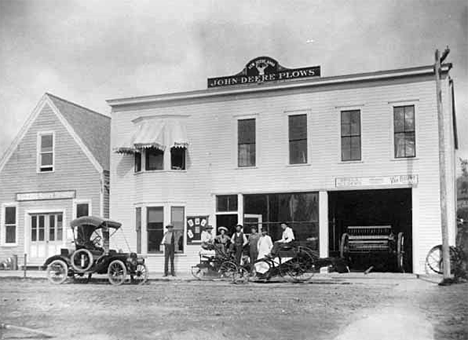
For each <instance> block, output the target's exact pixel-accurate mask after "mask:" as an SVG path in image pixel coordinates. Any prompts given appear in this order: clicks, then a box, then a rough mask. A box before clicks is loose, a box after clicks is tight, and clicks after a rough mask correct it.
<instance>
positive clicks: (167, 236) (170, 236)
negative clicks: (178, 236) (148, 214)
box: [161, 224, 175, 276]
mask: <svg viewBox="0 0 468 340" xmlns="http://www.w3.org/2000/svg"><path fill="white" fill-rule="evenodd" d="M173 229H174V226H173V225H172V224H168V225H167V226H166V232H165V233H164V237H163V239H162V241H161V244H164V276H168V275H169V274H168V273H169V259H170V260H171V275H172V276H175V270H174V251H175V235H174V232H173Z"/></svg>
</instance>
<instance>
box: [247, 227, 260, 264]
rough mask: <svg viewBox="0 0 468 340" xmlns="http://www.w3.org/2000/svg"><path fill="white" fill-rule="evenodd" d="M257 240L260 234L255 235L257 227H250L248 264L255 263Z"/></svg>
mask: <svg viewBox="0 0 468 340" xmlns="http://www.w3.org/2000/svg"><path fill="white" fill-rule="evenodd" d="M259 238H260V234H259V233H257V227H256V226H252V228H251V234H250V235H249V250H250V253H249V255H250V264H253V263H254V262H255V261H257V257H258V239H259Z"/></svg>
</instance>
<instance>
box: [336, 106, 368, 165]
mask: <svg viewBox="0 0 468 340" xmlns="http://www.w3.org/2000/svg"><path fill="white" fill-rule="evenodd" d="M364 106H365V105H364V104H360V105H343V106H335V109H336V110H337V111H336V112H337V116H336V117H337V118H336V119H337V123H336V126H337V135H338V138H337V150H338V152H337V155H336V157H337V159H338V163H339V164H359V163H364V159H365V157H364V156H365V153H364V147H363V145H364V140H365V138H364V137H365V134H364V128H363V127H364V119H363V118H364V114H365V110H364ZM357 110H359V112H360V113H359V122H360V130H361V159H360V160H349V161H343V159H342V156H341V112H343V111H357Z"/></svg>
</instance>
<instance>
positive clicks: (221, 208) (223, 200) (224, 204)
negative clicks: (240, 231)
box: [216, 195, 237, 212]
mask: <svg viewBox="0 0 468 340" xmlns="http://www.w3.org/2000/svg"><path fill="white" fill-rule="evenodd" d="M216 211H218V212H226V211H237V195H222V196H216Z"/></svg>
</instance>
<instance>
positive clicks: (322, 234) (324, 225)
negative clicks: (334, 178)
mask: <svg viewBox="0 0 468 340" xmlns="http://www.w3.org/2000/svg"><path fill="white" fill-rule="evenodd" d="M328 228H329V225H328V192H327V191H320V192H319V253H320V257H328Z"/></svg>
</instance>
